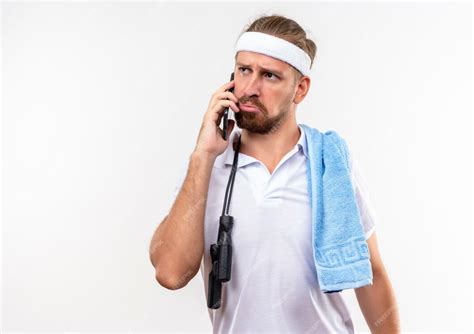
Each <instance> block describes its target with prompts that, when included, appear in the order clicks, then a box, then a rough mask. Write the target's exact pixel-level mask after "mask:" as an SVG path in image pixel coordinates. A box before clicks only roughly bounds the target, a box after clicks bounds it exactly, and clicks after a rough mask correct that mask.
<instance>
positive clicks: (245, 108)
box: [239, 104, 260, 112]
mask: <svg viewBox="0 0 474 334" xmlns="http://www.w3.org/2000/svg"><path fill="white" fill-rule="evenodd" d="M239 109H240V110H243V111H248V112H259V111H260V109H258V108H257V107H255V106H252V105H251V104H240V105H239Z"/></svg>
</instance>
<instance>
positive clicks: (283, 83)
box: [234, 51, 296, 134]
mask: <svg viewBox="0 0 474 334" xmlns="http://www.w3.org/2000/svg"><path fill="white" fill-rule="evenodd" d="M234 79H235V87H234V94H235V96H236V97H237V98H238V99H239V101H238V103H237V106H238V107H239V109H240V112H238V113H235V120H236V122H237V125H238V127H239V128H241V129H246V130H248V131H250V132H254V133H259V134H266V133H269V132H270V131H275V130H277V129H278V128H279V127H280V126H281V125H282V124H283V123H284V121H285V120H286V119H287V117H288V115H289V113H290V112H291V111H293V110H294V108H295V106H294V103H293V97H294V95H295V86H296V85H295V84H296V82H295V79H296V70H295V69H294V68H293V67H292V66H291V65H289V64H287V63H286V62H283V61H281V60H278V59H275V58H273V57H269V56H266V55H263V54H260V53H256V52H250V51H239V52H238V54H237V57H236V61H235V69H234ZM243 104H248V105H252V106H254V107H256V108H257V109H259V110H258V111H256V112H253V111H245V110H242V108H243V106H242V105H243Z"/></svg>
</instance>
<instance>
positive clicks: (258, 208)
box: [170, 126, 375, 333]
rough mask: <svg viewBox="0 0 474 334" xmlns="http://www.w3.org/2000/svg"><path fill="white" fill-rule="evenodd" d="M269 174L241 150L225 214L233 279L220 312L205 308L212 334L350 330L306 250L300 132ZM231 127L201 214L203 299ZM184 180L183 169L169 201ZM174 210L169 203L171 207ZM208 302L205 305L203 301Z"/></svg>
mask: <svg viewBox="0 0 474 334" xmlns="http://www.w3.org/2000/svg"><path fill="white" fill-rule="evenodd" d="M299 127H300V130H301V136H300V139H299V141H298V143H297V144H296V145H295V146H294V148H293V149H292V150H291V151H290V152H288V153H287V154H286V155H285V156H284V157H283V158H282V159H281V161H280V162H279V163H278V165H277V167H276V168H275V170H274V171H273V173H272V174H270V173H269V171H268V169H267V167H266V166H265V165H264V164H263V163H261V162H260V161H259V160H257V159H255V158H253V157H251V156H248V155H245V154H243V153H239V160H238V169H237V173H236V175H235V181H234V187H233V192H232V198H231V203H230V208H229V215H231V216H233V217H234V225H233V230H232V251H233V256H232V270H231V280H230V281H229V282H225V283H223V284H222V298H221V307H220V308H219V309H215V310H214V309H208V311H209V316H210V319H211V322H212V324H213V333H250V332H252V333H264V332H268V333H353V332H354V328H353V323H352V320H351V316H350V313H349V310H348V308H347V306H346V303H345V302H344V300H343V296H342V294H341V293H330V294H325V293H323V292H322V291H321V290H320V288H319V285H318V281H317V276H316V268H315V266H314V262H313V261H314V260H313V253H312V246H311V207H310V201H309V197H308V192H307V178H306V157H307V149H306V143H305V137H304V131H303V129H302V128H301V126H299ZM241 131H242V130H241V129H240V128H238V127H234V129H233V132H232V134H231V136H230V140H229V144H228V146H227V149H226V151H224V153H222V154H221V155H219V156H218V157H217V158H216V160H215V163H214V167H213V170H212V173H211V179H210V183H209V192H208V199H207V206H206V213H205V222H204V230H205V233H204V234H205V236H204V238H205V240H204V241H205V247H204V257H203V261H202V262H201V268H200V271H201V275H202V277H203V280H204V289H205V298H206V301H207V293H208V279H209V273H210V271H211V257H210V252H209V249H210V245H211V244H213V243H215V242H216V241H217V232H218V227H219V217H220V216H221V214H222V208H223V203H224V195H225V189H226V187H227V182H228V179H229V175H230V170H231V166H232V161H233V157H234V149H233V146H232V145H231V143H232V142H233V140H234V136H235V135H238V134H240V133H241ZM349 156H350V165H351V166H352V168H351V171H352V172H351V175H352V182H353V185H354V188H355V191H356V199H357V204H358V207H359V209H360V213H361V218H362V223H363V228H364V232H365V236H366V239H367V238H369V236H370V235H371V234H372V232H373V231H374V228H375V224H374V222H375V212H374V210H373V209H372V207H371V204H370V200H369V197H368V192H367V188H366V187H365V181H364V180H363V178H362V177H361V174H360V172H359V169H358V167H357V163H356V160H355V159H354V158H353V157H352V156H351V155H349ZM185 176H186V169H185V168H183V169H182V172H181V176H180V179H179V181H178V183H177V185H176V188H175V192H174V195H173V198H172V199H171V200H170V203H171V204H172V203H173V201H174V198H175V197H176V195H177V194H178V192H179V190H180V188H181V185H182V182H183V180H184V178H185ZM170 208H171V205H170ZM206 305H207V302H206Z"/></svg>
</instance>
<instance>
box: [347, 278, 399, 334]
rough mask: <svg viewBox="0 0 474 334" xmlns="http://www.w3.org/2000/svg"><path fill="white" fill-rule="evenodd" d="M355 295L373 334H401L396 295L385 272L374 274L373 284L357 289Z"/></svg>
mask: <svg viewBox="0 0 474 334" xmlns="http://www.w3.org/2000/svg"><path fill="white" fill-rule="evenodd" d="M355 293H356V296H357V300H358V302H359V306H360V308H361V311H362V314H363V315H364V318H365V320H366V322H367V325H368V326H369V328H370V331H371V332H372V333H386V334H390V333H400V319H399V313H398V306H397V302H396V298H395V293H394V291H393V288H392V285H391V283H390V279H389V277H388V275H387V273H386V271H385V270H381V271H380V272H376V273H374V277H373V284H372V285H367V286H363V287H361V288H357V289H355Z"/></svg>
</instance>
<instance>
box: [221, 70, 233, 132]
mask: <svg viewBox="0 0 474 334" xmlns="http://www.w3.org/2000/svg"><path fill="white" fill-rule="evenodd" d="M232 80H234V72H232V74H231V75H230V80H229V81H232ZM227 91H228V92H232V93H233V92H234V87H232V88H230V89H228V90H227ZM228 126H229V107H227V108H225V110H224V116H223V118H222V138H224V140H227V128H228Z"/></svg>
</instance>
